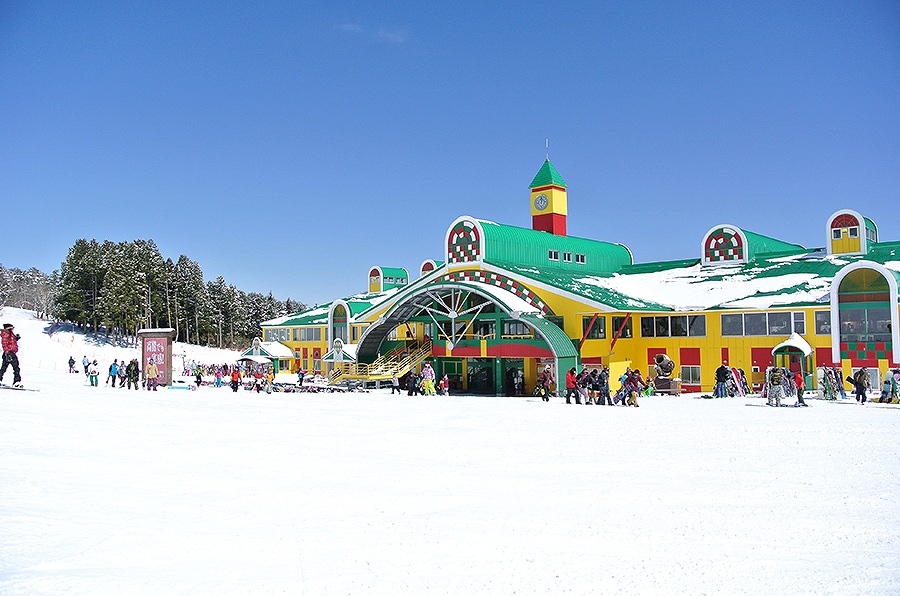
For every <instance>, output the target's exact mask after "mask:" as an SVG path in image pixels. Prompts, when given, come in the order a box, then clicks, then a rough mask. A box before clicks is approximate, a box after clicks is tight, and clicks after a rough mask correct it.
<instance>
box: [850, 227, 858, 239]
mask: <svg viewBox="0 0 900 596" xmlns="http://www.w3.org/2000/svg"><path fill="white" fill-rule="evenodd" d="M847 234H848V235H849V236H850V237H851V238H859V228H857V227H856V226H853V227H852V228H848V229H847Z"/></svg>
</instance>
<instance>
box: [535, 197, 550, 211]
mask: <svg viewBox="0 0 900 596" xmlns="http://www.w3.org/2000/svg"><path fill="white" fill-rule="evenodd" d="M549 204H550V201H549V200H547V195H538V196H536V197H534V208H535V209H537V210H538V211H543V210H544V209H546V208H547V205H549Z"/></svg>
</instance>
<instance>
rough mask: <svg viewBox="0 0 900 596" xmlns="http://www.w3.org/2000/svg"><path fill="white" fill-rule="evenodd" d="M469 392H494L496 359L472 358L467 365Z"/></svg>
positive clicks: (491, 393)
mask: <svg viewBox="0 0 900 596" xmlns="http://www.w3.org/2000/svg"><path fill="white" fill-rule="evenodd" d="M466 376H467V380H468V391H469V393H485V394H490V395H493V394H494V359H493V358H472V359H470V360H469V364H468V367H467V375H466Z"/></svg>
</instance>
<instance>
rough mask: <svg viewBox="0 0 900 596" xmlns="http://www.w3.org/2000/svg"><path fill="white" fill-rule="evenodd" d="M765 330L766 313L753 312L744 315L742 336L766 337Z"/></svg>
mask: <svg viewBox="0 0 900 596" xmlns="http://www.w3.org/2000/svg"><path fill="white" fill-rule="evenodd" d="M766 330H767V324H766V313H764V312H754V313H746V314H744V335H768V333H766Z"/></svg>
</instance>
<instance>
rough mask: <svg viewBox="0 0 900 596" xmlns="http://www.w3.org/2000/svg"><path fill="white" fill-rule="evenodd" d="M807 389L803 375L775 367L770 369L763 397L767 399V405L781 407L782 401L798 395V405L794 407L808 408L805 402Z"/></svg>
mask: <svg viewBox="0 0 900 596" xmlns="http://www.w3.org/2000/svg"><path fill="white" fill-rule="evenodd" d="M805 389H806V382H805V381H804V380H803V375H802V374H800V373H799V372H791V370H790V369H787V368H781V367H777V366H775V367H772V368H771V369H769V372H768V374H767V376H766V383H765V386H764V387H763V395H764V397H765V398H766V404H767V405H770V406H775V407H778V406H780V405H781V400H782V399H786V398H788V397H790V396H792V395H796V396H797V403H795V404H794V405H795V406H801V407H806V406H807V405H809V404H807V403H806V402H805V401H804V400H803V391H804V390H805Z"/></svg>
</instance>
